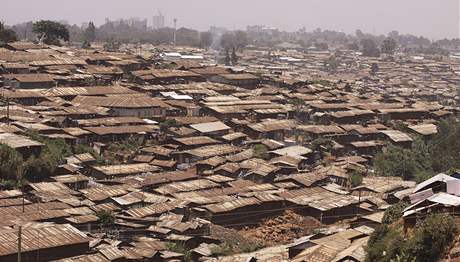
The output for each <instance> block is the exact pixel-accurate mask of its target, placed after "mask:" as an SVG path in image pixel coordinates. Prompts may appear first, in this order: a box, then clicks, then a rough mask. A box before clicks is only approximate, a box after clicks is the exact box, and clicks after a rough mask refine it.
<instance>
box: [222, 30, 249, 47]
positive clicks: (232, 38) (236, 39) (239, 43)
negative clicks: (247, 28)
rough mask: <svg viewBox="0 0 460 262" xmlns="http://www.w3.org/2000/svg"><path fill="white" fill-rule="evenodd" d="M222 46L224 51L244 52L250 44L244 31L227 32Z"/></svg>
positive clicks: (223, 36) (223, 37)
mask: <svg viewBox="0 0 460 262" xmlns="http://www.w3.org/2000/svg"><path fill="white" fill-rule="evenodd" d="M220 41H221V46H222V47H223V48H224V49H229V50H230V49H235V51H239V50H242V49H243V48H245V47H246V46H247V45H248V44H249V38H248V35H247V33H246V32H244V31H235V32H227V33H225V34H223V35H222V38H221V40H220Z"/></svg>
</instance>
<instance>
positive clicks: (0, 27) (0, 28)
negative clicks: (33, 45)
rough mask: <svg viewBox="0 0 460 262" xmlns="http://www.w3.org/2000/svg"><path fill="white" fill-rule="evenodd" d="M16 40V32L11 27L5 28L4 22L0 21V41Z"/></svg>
mask: <svg viewBox="0 0 460 262" xmlns="http://www.w3.org/2000/svg"><path fill="white" fill-rule="evenodd" d="M14 41H18V37H17V35H16V32H15V31H14V30H12V29H9V28H6V27H5V24H4V23H3V22H2V21H0V43H10V42H14Z"/></svg>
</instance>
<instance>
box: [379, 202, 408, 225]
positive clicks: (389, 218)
mask: <svg viewBox="0 0 460 262" xmlns="http://www.w3.org/2000/svg"><path fill="white" fill-rule="evenodd" d="M408 206H409V203H408V202H405V201H401V202H399V203H397V204H395V205H392V206H390V207H389V208H388V209H387V210H385V214H383V219H382V223H383V224H386V225H390V224H392V223H393V222H394V221H396V220H398V219H399V218H401V217H402V212H403V211H404V209H405V208H406V207H408Z"/></svg>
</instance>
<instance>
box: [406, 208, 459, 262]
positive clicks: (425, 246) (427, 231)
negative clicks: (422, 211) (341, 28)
mask: <svg viewBox="0 0 460 262" xmlns="http://www.w3.org/2000/svg"><path fill="white" fill-rule="evenodd" d="M457 231H458V229H457V224H456V222H455V219H454V218H453V217H452V216H450V215H447V214H432V215H429V216H428V217H427V218H426V219H425V221H423V223H422V225H420V226H419V227H418V228H417V230H416V231H415V235H414V237H413V238H412V239H411V240H409V242H408V243H407V245H408V247H407V250H408V253H409V254H411V255H412V256H413V257H415V258H416V261H420V262H432V261H438V260H439V259H440V258H442V257H443V255H444V254H445V252H446V251H447V249H448V247H449V246H450V244H451V243H452V241H453V240H454V239H455V236H456V234H457Z"/></svg>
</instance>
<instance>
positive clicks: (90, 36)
mask: <svg viewBox="0 0 460 262" xmlns="http://www.w3.org/2000/svg"><path fill="white" fill-rule="evenodd" d="M84 38H85V41H87V42H88V43H89V44H90V45H91V42H94V41H95V40H96V26H94V23H93V22H89V24H88V27H87V28H86V29H85V33H84Z"/></svg>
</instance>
